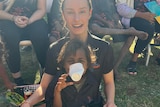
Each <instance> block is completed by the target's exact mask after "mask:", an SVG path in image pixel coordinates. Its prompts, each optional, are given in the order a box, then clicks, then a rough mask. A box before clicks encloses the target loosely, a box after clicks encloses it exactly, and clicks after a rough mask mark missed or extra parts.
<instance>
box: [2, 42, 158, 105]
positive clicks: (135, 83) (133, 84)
mask: <svg viewBox="0 0 160 107" xmlns="http://www.w3.org/2000/svg"><path fill="white" fill-rule="evenodd" d="M112 46H113V48H114V53H115V57H117V55H118V53H119V51H120V48H119V47H121V46H122V43H115V44H112ZM158 52H160V50H159V49H156V48H154V47H152V53H153V56H152V57H151V58H150V62H149V66H148V67H146V66H145V61H146V59H145V58H139V61H138V67H137V69H138V75H137V76H130V75H128V74H127V72H126V69H125V68H126V65H127V64H128V61H129V59H130V57H131V54H130V53H128V54H127V55H126V57H125V58H124V60H123V62H122V64H121V65H120V67H119V72H120V75H121V77H122V78H121V79H120V80H119V81H115V85H116V98H115V102H116V104H117V106H118V107H160V66H158V65H156V63H155V58H156V55H157V54H158ZM21 55H22V68H21V71H22V75H23V78H24V79H25V81H26V82H27V83H28V84H32V83H34V82H35V78H36V77H38V76H36V74H37V72H38V64H37V62H36V61H35V62H32V57H31V52H26V53H22V54H21ZM6 68H7V66H6ZM7 70H8V69H7ZM8 73H9V72H8ZM9 76H10V73H9ZM38 78H39V77H38ZM36 80H37V82H38V80H39V79H36ZM0 91H1V94H0V95H1V96H0V107H1V106H3V107H13V106H10V105H9V104H7V103H6V102H5V103H4V97H3V96H2V94H3V93H4V92H5V91H6V89H5V88H4V86H3V83H2V81H1V80H0Z"/></svg>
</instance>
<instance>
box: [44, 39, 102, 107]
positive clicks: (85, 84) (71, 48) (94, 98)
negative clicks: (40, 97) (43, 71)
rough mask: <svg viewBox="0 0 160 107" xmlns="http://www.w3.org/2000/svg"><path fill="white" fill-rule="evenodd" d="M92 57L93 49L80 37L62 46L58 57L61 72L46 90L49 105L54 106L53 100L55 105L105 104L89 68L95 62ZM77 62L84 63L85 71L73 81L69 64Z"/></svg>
mask: <svg viewBox="0 0 160 107" xmlns="http://www.w3.org/2000/svg"><path fill="white" fill-rule="evenodd" d="M91 58H95V57H94V55H93V52H92V51H91V49H90V48H89V47H87V45H86V44H84V43H83V42H81V41H80V40H78V39H73V40H71V41H69V42H67V43H66V44H65V45H64V46H63V47H62V49H61V51H60V53H59V57H58V59H57V60H58V64H59V72H58V73H57V75H56V76H55V78H54V79H53V80H52V82H51V83H50V85H49V87H48V89H47V91H46V104H47V107H50V106H52V101H53V107H62V106H63V107H81V106H85V107H86V106H87V105H88V106H89V105H90V104H93V105H94V106H96V107H101V106H102V105H103V103H102V99H101V95H100V92H99V88H98V87H99V85H98V83H97V81H96V80H95V78H94V76H93V75H92V72H91V69H89V68H91V65H92V64H91V63H93V60H92V59H91ZM76 63H81V64H82V65H83V68H84V73H83V76H82V78H81V79H80V80H79V81H78V82H73V81H72V79H71V78H70V76H69V75H68V73H69V66H70V65H72V64H76ZM51 92H52V94H51ZM95 104H96V105H95ZM89 107H90V106H89Z"/></svg>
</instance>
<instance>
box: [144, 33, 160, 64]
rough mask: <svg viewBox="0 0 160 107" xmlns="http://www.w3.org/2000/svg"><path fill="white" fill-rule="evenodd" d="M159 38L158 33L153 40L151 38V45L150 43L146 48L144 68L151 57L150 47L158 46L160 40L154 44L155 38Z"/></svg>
mask: <svg viewBox="0 0 160 107" xmlns="http://www.w3.org/2000/svg"><path fill="white" fill-rule="evenodd" d="M158 37H160V33H155V35H154V38H153V43H152V42H151V43H150V44H148V46H147V56H146V64H145V65H146V66H148V64H149V60H150V56H151V55H152V52H151V50H152V46H160V40H159V42H156V38H158Z"/></svg>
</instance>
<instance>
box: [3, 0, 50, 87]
mask: <svg viewBox="0 0 160 107" xmlns="http://www.w3.org/2000/svg"><path fill="white" fill-rule="evenodd" d="M11 1H13V0H11ZM45 3H46V0H14V3H13V4H12V6H10V9H9V10H8V11H5V7H6V6H7V4H5V3H4V2H0V9H1V10H0V25H1V26H0V29H1V30H2V37H3V40H4V42H5V45H6V49H7V51H8V57H7V64H8V67H9V69H10V71H11V73H12V76H13V78H14V80H15V83H16V84H17V85H22V84H24V82H23V79H22V78H21V73H20V51H19V42H20V41H21V40H26V39H29V40H31V41H32V44H33V47H34V49H35V52H36V55H37V58H38V61H39V63H40V64H41V67H42V68H44V65H45V58H46V52H47V49H48V43H49V41H48V29H47V24H46V22H45V20H44V19H43V16H44V15H45V12H46V7H45V6H46V4H45Z"/></svg>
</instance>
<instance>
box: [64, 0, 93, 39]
mask: <svg viewBox="0 0 160 107" xmlns="http://www.w3.org/2000/svg"><path fill="white" fill-rule="evenodd" d="M91 13H92V10H91V9H89V5H88V2H87V0H65V3H64V8H63V16H64V19H65V21H66V25H67V27H68V29H69V30H70V34H71V35H78V36H83V35H87V32H88V21H89V19H90V17H91Z"/></svg>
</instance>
